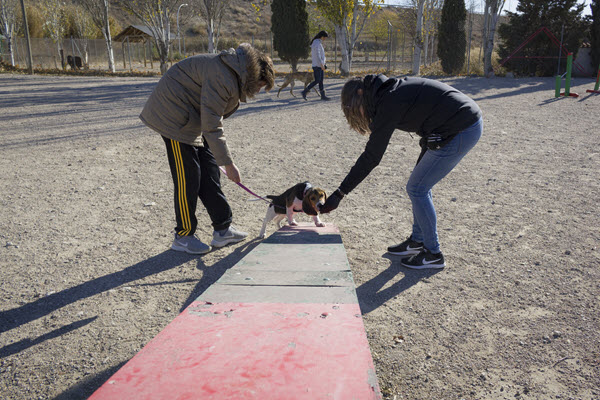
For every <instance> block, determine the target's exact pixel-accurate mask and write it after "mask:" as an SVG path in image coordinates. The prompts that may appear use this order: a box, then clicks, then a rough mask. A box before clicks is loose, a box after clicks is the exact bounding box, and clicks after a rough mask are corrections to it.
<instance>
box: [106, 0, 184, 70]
mask: <svg viewBox="0 0 600 400" xmlns="http://www.w3.org/2000/svg"><path fill="white" fill-rule="evenodd" d="M115 2H116V3H117V4H118V5H119V7H121V8H122V9H123V10H125V11H127V12H128V13H130V14H132V15H133V16H135V17H136V18H137V19H138V20H139V21H140V22H141V23H142V24H144V25H145V26H146V27H147V28H148V29H149V30H150V32H151V33H152V39H153V40H154V44H155V45H156V49H157V50H158V57H159V58H160V72H161V73H162V74H164V73H165V72H167V69H168V68H169V66H168V62H169V55H170V52H171V43H172V42H173V40H175V37H171V18H175V14H176V13H177V8H178V6H179V5H180V3H182V2H183V1H182V0H115Z"/></svg>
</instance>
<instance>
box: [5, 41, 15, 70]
mask: <svg viewBox="0 0 600 400" xmlns="http://www.w3.org/2000/svg"><path fill="white" fill-rule="evenodd" d="M6 46H7V49H6V51H8V56H9V57H10V65H12V66H13V67H14V66H15V54H14V52H13V38H12V36H8V37H7V38H6Z"/></svg>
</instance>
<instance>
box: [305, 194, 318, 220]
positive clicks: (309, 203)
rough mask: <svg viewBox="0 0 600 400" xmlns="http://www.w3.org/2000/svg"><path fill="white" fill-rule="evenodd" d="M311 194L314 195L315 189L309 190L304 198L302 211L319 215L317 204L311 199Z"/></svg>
mask: <svg viewBox="0 0 600 400" xmlns="http://www.w3.org/2000/svg"><path fill="white" fill-rule="evenodd" d="M311 196H314V193H313V190H312V189H311V190H309V191H308V192H307V193H306V196H304V198H303V199H302V211H304V213H305V214H306V215H318V212H317V210H316V209H315V205H314V204H313V203H312V201H311V199H310V198H311Z"/></svg>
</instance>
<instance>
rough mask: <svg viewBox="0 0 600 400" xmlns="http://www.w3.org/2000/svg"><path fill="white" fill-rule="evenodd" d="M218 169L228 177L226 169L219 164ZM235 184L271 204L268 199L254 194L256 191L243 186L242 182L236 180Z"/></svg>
mask: <svg viewBox="0 0 600 400" xmlns="http://www.w3.org/2000/svg"><path fill="white" fill-rule="evenodd" d="M219 169H220V170H221V171H222V172H223V173H224V174H225V176H227V177H229V176H228V175H227V171H225V168H223V167H221V166H219ZM236 184H237V185H238V186H239V187H241V188H242V189H244V190H245V191H246V192H248V193H250V194H251V195H252V196H254V197H256V198H259V199H261V200H264V201H266V202H267V203H269V204H271V201H270V200H268V199H265V198H264V197H262V196H259V195H257V194H256V193H254V192H253V191H252V190H250V189H248V188H247V187H246V186H244V185H243V184H242V183H239V182H236Z"/></svg>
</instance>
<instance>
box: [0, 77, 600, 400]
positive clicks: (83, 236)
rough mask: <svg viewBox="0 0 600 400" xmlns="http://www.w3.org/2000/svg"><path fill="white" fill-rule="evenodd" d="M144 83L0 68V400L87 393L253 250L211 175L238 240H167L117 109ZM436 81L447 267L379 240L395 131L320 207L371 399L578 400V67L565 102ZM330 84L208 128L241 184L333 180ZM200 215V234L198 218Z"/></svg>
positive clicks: (132, 119) (151, 179) (235, 194)
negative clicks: (353, 291)
mask: <svg viewBox="0 0 600 400" xmlns="http://www.w3.org/2000/svg"><path fill="white" fill-rule="evenodd" d="M157 80H158V78H117V79H110V78H78V77H56V76H25V75H11V74H3V75H0V110H1V111H0V133H1V134H0V169H1V171H2V177H1V178H0V268H1V270H2V280H1V283H0V328H1V329H0V357H1V359H0V398H2V399H50V398H53V399H82V398H86V397H88V396H89V395H90V394H91V393H93V391H94V390H95V389H97V388H98V387H99V386H100V385H102V384H103V383H104V382H105V381H106V380H107V379H108V378H109V377H110V375H112V374H113V373H114V372H115V371H116V370H117V369H119V368H120V367H121V366H122V365H123V364H124V363H125V362H127V361H128V360H129V359H130V358H131V357H133V356H134V355H135V354H136V353H137V352H138V351H139V350H140V349H141V348H142V347H143V346H144V345H145V344H146V343H147V342H148V341H149V340H151V339H152V338H153V337H154V336H155V335H156V334H157V333H158V332H160V331H161V330H162V329H163V328H164V327H165V326H166V325H167V324H168V323H169V322H170V321H172V320H173V319H174V318H175V317H176V316H177V315H178V313H179V312H181V311H182V310H183V309H184V308H185V307H186V306H187V305H188V304H190V302H191V301H193V300H194V299H195V298H196V297H197V296H198V295H199V294H200V293H202V292H203V291H204V290H206V288H207V287H208V286H210V285H211V284H212V283H214V282H215V281H216V280H217V279H219V277H220V276H221V275H222V274H223V273H224V272H225V271H226V270H227V269H228V268H230V267H231V266H233V265H234V264H235V263H237V262H238V261H239V260H240V259H241V258H243V257H244V256H245V255H246V254H247V253H248V252H250V251H251V250H252V249H253V248H254V247H256V246H257V245H258V243H260V241H259V240H258V239H257V236H258V232H259V230H260V227H261V223H262V219H263V217H264V213H265V205H264V204H263V203H261V202H251V201H248V200H249V196H248V194H247V193H246V192H244V191H243V190H241V189H240V188H239V187H237V186H236V185H235V184H233V183H231V182H229V181H226V182H224V191H225V193H226V195H227V196H228V198H229V200H230V202H231V205H232V208H233V210H234V218H235V224H236V225H237V226H239V227H240V228H242V229H244V230H246V231H248V232H249V233H250V239H249V240H248V241H246V242H244V243H241V244H237V245H233V246H229V247H226V248H224V249H220V250H217V251H213V252H211V253H209V254H207V255H205V256H202V257H193V256H189V255H185V254H180V253H175V252H173V251H171V250H169V245H170V242H171V239H172V233H171V231H172V229H173V227H174V215H173V214H174V213H173V205H172V182H171V178H170V173H169V168H168V164H167V159H166V156H165V149H164V143H163V141H162V140H161V139H160V137H159V136H158V135H157V134H155V133H153V132H151V131H150V130H148V129H147V128H145V127H144V126H143V125H142V124H141V122H140V121H139V119H138V118H137V115H138V114H139V112H140V110H141V108H142V106H143V104H144V102H145V100H146V98H147V97H148V95H149V94H150V92H151V90H152V88H153V87H154V85H155V84H156V82H157ZM443 80H444V81H446V82H447V83H449V84H451V85H454V86H456V87H457V88H459V89H460V90H462V91H464V92H465V93H467V94H469V95H471V96H472V97H473V98H475V99H476V101H477V102H478V103H479V105H480V106H481V108H482V110H483V112H484V123H485V128H484V135H483V137H482V139H481V141H480V142H479V144H478V145H477V146H476V147H475V148H474V149H473V151H472V152H471V153H470V154H469V155H468V156H467V157H466V158H465V159H464V160H463V161H462V162H461V164H459V166H458V167H457V168H456V169H455V170H454V171H453V172H452V173H451V174H450V175H449V176H448V177H447V178H446V179H445V180H443V181H442V182H441V183H439V184H438V185H437V186H436V188H435V189H434V196H435V199H434V201H435V203H436V207H437V210H438V215H439V232H440V240H441V245H442V249H443V251H444V254H445V256H446V261H447V264H448V267H447V268H446V269H444V270H442V271H433V270H432V271H421V272H419V271H412V270H407V269H405V268H403V267H401V266H400V264H399V260H398V259H397V258H396V257H393V256H389V255H386V253H385V249H386V247H387V246H388V245H390V244H394V243H397V242H399V241H401V240H403V239H404V238H405V237H406V236H407V235H408V234H409V233H410V227H411V223H412V220H411V207H410V201H409V199H408V197H407V195H406V192H405V189H404V186H405V184H406V180H407V178H408V175H409V174H410V171H411V169H412V166H413V165H414V162H415V160H416V158H417V156H418V153H419V148H418V144H417V142H418V140H417V138H416V137H414V135H413V136H412V137H411V136H410V135H409V134H407V133H404V132H400V131H398V132H396V134H395V135H394V136H393V138H392V141H391V143H390V145H389V147H388V151H387V154H386V156H385V157H384V159H383V161H382V163H381V164H380V166H379V167H378V168H377V169H375V170H374V171H373V172H372V174H371V175H370V176H369V177H368V178H367V179H366V180H365V181H364V182H363V183H362V184H361V185H360V186H359V187H358V188H357V189H356V190H355V191H354V192H353V193H351V194H350V195H349V196H348V197H347V198H345V199H344V200H343V202H342V204H341V206H340V208H339V209H338V210H336V211H335V212H333V213H331V214H329V215H326V216H324V217H323V220H324V221H325V222H326V223H333V224H335V225H337V226H338V227H339V228H340V230H341V232H342V239H343V241H344V245H345V247H346V250H347V254H348V258H349V261H350V265H351V268H352V271H353V275H354V280H355V283H356V287H357V294H358V298H359V301H360V305H361V309H362V311H363V316H364V321H365V326H366V330H367V336H368V338H369V342H370V345H371V350H372V353H373V358H374V361H375V366H376V369H377V374H378V377H379V382H380V386H381V388H382V391H383V393H384V396H385V398H388V399H411V400H412V399H515V398H520V399H599V398H600V388H599V382H600V333H599V332H600V329H599V328H600V323H599V315H600V309H599V308H600V304H599V302H598V297H599V294H600V254H599V251H598V243H599V237H600V231H599V229H598V227H599V226H600V214H599V212H598V196H599V194H600V187H599V186H600V184H599V180H598V173H599V172H600V154H599V152H600V151H599V150H598V148H599V146H598V144H599V141H600V139H599V137H600V136H599V135H598V132H599V131H598V122H599V121H600V120H599V118H598V110H599V109H600V96H598V95H591V94H586V93H585V90H586V89H591V88H592V87H593V80H592V79H576V80H574V88H573V91H574V92H578V93H580V94H581V96H580V97H579V98H577V99H575V98H560V99H555V98H554V89H553V85H554V80H553V79H552V78H529V79H507V78H493V79H485V78H454V79H450V78H448V79H443ZM278 82H281V79H278ZM342 85H343V81H342V80H334V79H326V86H327V88H328V94H329V95H330V96H332V97H333V99H334V101H331V102H327V103H325V102H321V101H318V100H317V98H316V96H314V94H312V95H310V96H311V97H309V101H308V102H304V101H303V100H302V99H301V98H293V97H291V95H290V94H289V92H287V91H283V92H282V93H281V96H280V98H277V97H276V93H277V91H276V90H275V91H273V92H271V93H268V94H264V93H263V94H260V95H259V96H257V98H256V99H255V100H253V101H251V102H249V103H248V104H244V105H242V106H241V107H240V110H238V112H237V113H236V114H235V115H234V116H232V117H231V118H229V119H228V120H226V121H225V129H226V134H227V137H228V142H229V143H230V148H231V149H232V153H233V156H234V159H235V162H236V164H237V165H238V167H239V169H240V171H241V173H242V179H243V182H244V183H245V184H246V185H247V186H248V187H250V188H251V189H252V190H253V191H255V192H257V193H261V194H270V193H280V192H282V191H283V190H284V189H286V188H287V187H289V186H291V184H293V183H297V182H300V181H303V180H309V181H311V183H312V184H313V185H315V186H320V187H322V188H324V189H325V190H327V191H328V192H331V191H332V190H334V189H335V188H336V187H337V185H339V183H340V182H341V180H342V179H343V177H344V176H345V174H346V173H347V172H348V170H349V169H350V167H351V166H352V165H353V163H354V161H355V160H356V157H357V156H358V155H359V154H360V152H361V151H362V149H363V147H364V144H365V140H366V139H365V138H363V137H361V136H359V135H358V134H356V133H354V132H352V131H350V129H349V128H348V126H347V124H346V123H345V121H344V119H343V115H342V113H341V110H340V107H339V93H340V89H341V86H342ZM297 95H299V92H298V93H297ZM306 220H308V219H306ZM199 227H200V229H199V231H198V234H199V236H200V238H202V239H204V240H209V239H210V234H211V231H210V229H209V227H210V224H209V219H208V217H207V216H206V215H205V214H203V213H202V212H200V213H199ZM273 229H274V225H273V224H271V225H270V226H269V231H268V232H267V233H270V232H272V231H273Z"/></svg>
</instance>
